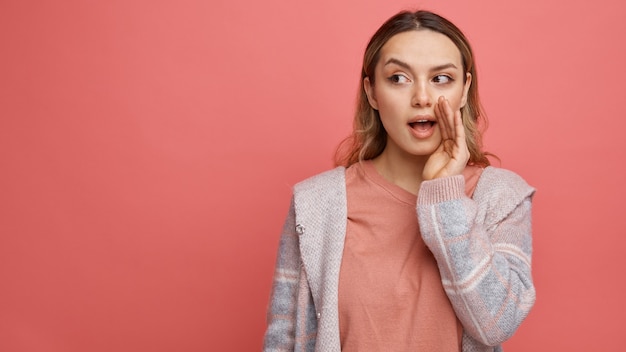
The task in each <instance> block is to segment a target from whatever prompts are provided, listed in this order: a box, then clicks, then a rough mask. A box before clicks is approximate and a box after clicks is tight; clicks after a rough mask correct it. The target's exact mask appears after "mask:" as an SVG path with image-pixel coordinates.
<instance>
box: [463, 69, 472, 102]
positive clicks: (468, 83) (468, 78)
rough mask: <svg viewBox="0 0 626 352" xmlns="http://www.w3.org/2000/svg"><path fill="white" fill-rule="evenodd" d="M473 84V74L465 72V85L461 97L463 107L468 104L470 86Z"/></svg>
mask: <svg viewBox="0 0 626 352" xmlns="http://www.w3.org/2000/svg"><path fill="white" fill-rule="evenodd" d="M471 85H472V74H471V73H469V72H468V73H466V74H465V86H463V97H462V98H461V107H465V104H467V93H468V92H469V89H470V86H471Z"/></svg>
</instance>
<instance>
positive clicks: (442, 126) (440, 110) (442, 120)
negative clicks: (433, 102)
mask: <svg viewBox="0 0 626 352" xmlns="http://www.w3.org/2000/svg"><path fill="white" fill-rule="evenodd" d="M445 104H446V100H445V98H444V97H443V96H441V97H439V100H438V102H437V106H436V107H435V116H436V117H437V123H439V131H440V132H441V140H442V141H445V140H447V139H450V137H451V136H450V126H449V125H448V119H447V117H446V109H445Z"/></svg>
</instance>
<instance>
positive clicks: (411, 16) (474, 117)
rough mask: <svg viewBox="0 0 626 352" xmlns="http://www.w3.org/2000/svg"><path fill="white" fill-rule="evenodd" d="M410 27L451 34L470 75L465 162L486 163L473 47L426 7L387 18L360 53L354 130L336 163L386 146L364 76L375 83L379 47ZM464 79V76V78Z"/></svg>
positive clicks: (465, 113) (373, 154)
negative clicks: (369, 98) (361, 62)
mask: <svg viewBox="0 0 626 352" xmlns="http://www.w3.org/2000/svg"><path fill="white" fill-rule="evenodd" d="M412 30H431V31H434V32H438V33H441V34H443V35H445V36H446V37H448V38H450V40H452V42H453V43H454V44H455V45H456V47H457V48H458V49H459V51H460V52H461V58H462V60H463V69H464V72H469V73H470V74H471V75H472V82H471V84H470V87H469V91H468V93H467V102H466V104H465V106H464V107H463V108H461V115H462V120H463V126H464V128H465V136H466V137H465V139H466V142H467V147H468V149H469V153H470V158H469V161H468V163H469V164H474V165H480V166H488V165H489V164H490V162H489V159H488V158H487V155H491V154H489V153H486V152H484V151H483V150H482V132H481V130H480V129H479V125H481V126H483V127H484V128H486V127H487V119H486V116H485V114H484V112H483V108H482V106H481V104H480V99H479V97H478V76H477V74H476V66H475V63H474V54H473V52H472V48H471V47H470V44H469V42H468V40H467V38H466V37H465V35H464V34H463V33H462V32H461V30H460V29H459V28H457V27H456V26H455V25H454V24H453V23H452V22H450V21H448V20H447V19H445V18H443V17H441V16H439V15H437V14H435V13H432V12H429V11H417V12H409V11H402V12H400V13H398V14H396V15H395V16H393V17H391V18H390V19H388V20H387V21H386V22H385V23H384V24H383V25H382V26H381V27H380V28H379V29H378V31H376V33H375V34H374V36H372V38H371V39H370V41H369V43H368V44H367V48H366V49H365V54H364V56H363V67H362V69H361V80H360V82H359V84H360V89H359V93H358V96H357V105H356V112H355V115H354V122H353V124H354V127H353V131H352V134H351V135H350V136H348V138H346V139H345V140H343V141H342V142H341V144H340V145H339V147H338V148H337V151H336V153H335V164H336V165H343V166H346V167H347V166H350V165H352V164H354V163H356V162H359V161H362V160H368V159H373V158H376V157H377V156H379V155H380V154H381V153H382V152H383V150H384V149H385V145H386V144H387V132H386V131H385V128H384V127H383V125H382V122H381V121H380V115H379V113H378V111H377V110H375V109H374V108H372V107H371V106H370V104H369V101H368V99H367V94H366V93H365V88H364V87H363V80H364V79H365V78H366V77H369V79H370V82H371V84H372V85H374V83H375V81H374V80H375V76H374V70H375V68H376V65H377V64H378V61H379V59H380V51H381V49H382V47H383V46H384V45H385V44H386V43H387V41H388V40H389V39H391V37H393V36H394V35H396V34H398V33H402V32H408V31H412ZM464 77H465V76H464ZM466 79H467V78H466V77H465V78H464V81H465V80H466Z"/></svg>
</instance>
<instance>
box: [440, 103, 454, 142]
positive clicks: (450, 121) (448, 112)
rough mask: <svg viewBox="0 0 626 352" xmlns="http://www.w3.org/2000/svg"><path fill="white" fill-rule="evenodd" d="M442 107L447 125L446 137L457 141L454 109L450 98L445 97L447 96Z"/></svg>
mask: <svg viewBox="0 0 626 352" xmlns="http://www.w3.org/2000/svg"><path fill="white" fill-rule="evenodd" d="M441 108H442V112H443V116H444V121H445V126H446V130H447V136H446V139H450V140H453V141H455V138H456V130H455V126H454V111H453V110H452V107H451V106H450V102H449V101H448V99H445V98H444V99H443V104H442V105H441Z"/></svg>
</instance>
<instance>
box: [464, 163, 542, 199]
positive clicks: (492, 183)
mask: <svg viewBox="0 0 626 352" xmlns="http://www.w3.org/2000/svg"><path fill="white" fill-rule="evenodd" d="M476 192H477V193H478V194H480V195H493V194H502V193H504V194H508V195H510V196H515V198H518V197H522V198H526V197H528V196H531V195H532V194H533V193H534V192H535V189H534V188H533V187H532V186H530V185H529V184H528V183H527V182H526V181H525V180H524V179H523V178H522V177H521V176H520V175H518V174H516V173H515V172H513V171H510V170H506V169H501V168H498V167H493V166H488V167H486V168H485V169H484V171H483V172H482V174H481V175H480V178H479V179H478V184H477V185H476Z"/></svg>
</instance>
